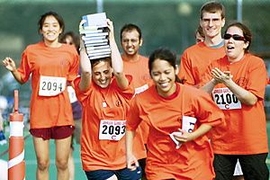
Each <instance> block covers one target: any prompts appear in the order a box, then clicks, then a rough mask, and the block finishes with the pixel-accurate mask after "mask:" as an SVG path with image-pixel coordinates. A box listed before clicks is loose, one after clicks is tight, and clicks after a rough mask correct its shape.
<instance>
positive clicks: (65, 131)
mask: <svg viewBox="0 0 270 180" xmlns="http://www.w3.org/2000/svg"><path fill="white" fill-rule="evenodd" d="M74 128H75V127H74V126H71V125H68V126H55V127H51V128H38V129H30V130H29V132H30V133H31V134H32V136H34V137H40V138H42V139H44V140H49V139H64V138H67V137H69V136H71V135H72V133H73V131H74Z"/></svg>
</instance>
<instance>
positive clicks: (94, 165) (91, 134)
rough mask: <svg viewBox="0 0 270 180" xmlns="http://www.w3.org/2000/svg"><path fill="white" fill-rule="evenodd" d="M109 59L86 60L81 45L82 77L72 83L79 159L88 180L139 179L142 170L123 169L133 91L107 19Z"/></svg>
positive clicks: (111, 26) (83, 48) (111, 24)
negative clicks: (78, 109)
mask: <svg viewBox="0 0 270 180" xmlns="http://www.w3.org/2000/svg"><path fill="white" fill-rule="evenodd" d="M107 23H108V27H109V30H110V33H109V42H110V47H111V58H104V59H97V60H91V61H90V60H89V58H88V56H87V54H86V50H85V47H84V45H83V43H82V42H81V50H80V62H81V63H80V64H81V76H80V77H78V78H76V79H75V80H74V86H75V92H76V95H77V98H78V100H79V101H80V102H81V104H82V107H83V117H82V135H81V160H82V165H83V170H84V171H85V173H86V176H87V178H88V179H89V180H90V179H91V180H104V179H110V180H116V179H119V180H138V179H140V178H141V169H140V168H137V170H134V171H131V170H129V169H127V168H126V152H125V130H126V113H127V111H128V109H129V101H130V99H131V98H132V97H133V96H134V93H135V90H134V88H133V85H132V84H131V79H132V77H131V76H126V75H125V74H124V72H123V61H122V58H121V55H120V52H119V50H118V47H117V45H116V42H115V39H114V31H113V23H112V22H111V21H110V20H108V21H107Z"/></svg>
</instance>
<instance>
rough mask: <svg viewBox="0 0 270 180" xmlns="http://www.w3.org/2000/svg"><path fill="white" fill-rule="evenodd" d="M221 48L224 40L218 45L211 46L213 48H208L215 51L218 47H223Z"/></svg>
mask: <svg viewBox="0 0 270 180" xmlns="http://www.w3.org/2000/svg"><path fill="white" fill-rule="evenodd" d="M223 46H224V40H222V41H221V42H220V43H219V44H217V45H213V46H210V47H211V48H213V49H215V48H220V47H223Z"/></svg>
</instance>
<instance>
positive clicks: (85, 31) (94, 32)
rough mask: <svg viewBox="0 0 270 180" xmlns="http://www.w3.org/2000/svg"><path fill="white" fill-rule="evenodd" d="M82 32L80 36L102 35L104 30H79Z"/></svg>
mask: <svg viewBox="0 0 270 180" xmlns="http://www.w3.org/2000/svg"><path fill="white" fill-rule="evenodd" d="M79 31H80V34H96V33H102V32H104V30H103V29H92V30H89V29H79Z"/></svg>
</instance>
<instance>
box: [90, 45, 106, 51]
mask: <svg viewBox="0 0 270 180" xmlns="http://www.w3.org/2000/svg"><path fill="white" fill-rule="evenodd" d="M86 49H88V50H99V49H110V46H109V45H103V46H86Z"/></svg>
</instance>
